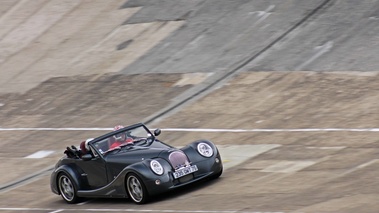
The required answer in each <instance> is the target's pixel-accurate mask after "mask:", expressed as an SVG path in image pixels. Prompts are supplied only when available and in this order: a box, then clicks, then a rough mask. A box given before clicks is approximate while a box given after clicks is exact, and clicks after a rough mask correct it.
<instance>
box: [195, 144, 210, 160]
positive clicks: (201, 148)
mask: <svg viewBox="0 0 379 213" xmlns="http://www.w3.org/2000/svg"><path fill="white" fill-rule="evenodd" d="M197 151H198V152H199V153H200V155H202V156H204V157H207V158H209V157H211V156H212V155H213V149H212V147H211V146H209V145H208V144H207V143H199V144H198V145H197Z"/></svg>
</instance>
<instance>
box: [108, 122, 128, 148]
mask: <svg viewBox="0 0 379 213" xmlns="http://www.w3.org/2000/svg"><path fill="white" fill-rule="evenodd" d="M122 128H124V126H121V125H117V126H115V127H114V128H113V131H117V130H119V129H122ZM113 140H114V141H113V143H112V144H111V146H110V147H109V149H113V148H116V147H118V146H120V145H122V144H129V143H130V144H133V138H130V137H127V136H126V134H125V132H121V133H118V134H115V135H114V136H113Z"/></svg>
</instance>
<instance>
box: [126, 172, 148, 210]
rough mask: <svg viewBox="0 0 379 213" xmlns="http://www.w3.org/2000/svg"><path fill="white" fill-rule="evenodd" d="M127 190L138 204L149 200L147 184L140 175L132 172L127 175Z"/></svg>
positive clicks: (129, 195)
mask: <svg viewBox="0 0 379 213" xmlns="http://www.w3.org/2000/svg"><path fill="white" fill-rule="evenodd" d="M126 191H127V193H128V197H129V198H130V199H132V201H133V202H134V203H136V204H144V203H147V202H148V200H149V194H148V192H147V190H146V186H145V184H144V183H143V181H142V180H141V178H140V177H138V175H136V174H134V173H130V174H128V175H127V177H126Z"/></svg>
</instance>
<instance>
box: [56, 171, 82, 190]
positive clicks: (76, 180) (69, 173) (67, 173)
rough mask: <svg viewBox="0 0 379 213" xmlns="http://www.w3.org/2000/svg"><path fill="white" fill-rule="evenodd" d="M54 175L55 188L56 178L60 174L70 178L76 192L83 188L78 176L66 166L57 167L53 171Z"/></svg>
mask: <svg viewBox="0 0 379 213" xmlns="http://www.w3.org/2000/svg"><path fill="white" fill-rule="evenodd" d="M54 173H55V184H56V186H58V177H59V175H60V174H62V173H65V174H66V175H68V176H70V177H71V179H72V181H73V182H74V184H75V186H76V188H77V190H80V189H82V188H83V184H82V183H81V181H80V179H81V177H80V175H79V174H78V172H77V171H76V170H75V169H73V168H72V167H70V166H68V165H62V166H60V167H58V168H57V169H56V170H55V171H54ZM57 188H58V187H57ZM58 193H59V194H60V192H59V189H58Z"/></svg>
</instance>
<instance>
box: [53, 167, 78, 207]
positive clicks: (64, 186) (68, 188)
mask: <svg viewBox="0 0 379 213" xmlns="http://www.w3.org/2000/svg"><path fill="white" fill-rule="evenodd" d="M58 187H59V191H60V193H61V196H62V198H63V200H65V201H66V202H67V203H77V202H78V201H79V197H78V195H77V189H76V186H75V184H74V182H73V181H72V179H71V177H70V176H68V175H66V174H65V173H62V174H60V175H59V177H58Z"/></svg>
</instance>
